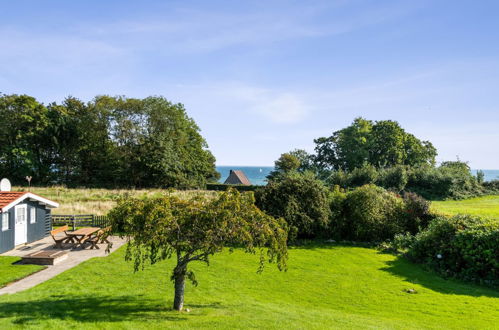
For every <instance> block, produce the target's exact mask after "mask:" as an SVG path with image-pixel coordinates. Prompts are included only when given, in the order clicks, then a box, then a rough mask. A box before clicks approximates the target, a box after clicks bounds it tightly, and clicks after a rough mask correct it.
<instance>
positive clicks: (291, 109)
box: [252, 93, 310, 124]
mask: <svg viewBox="0 0 499 330" xmlns="http://www.w3.org/2000/svg"><path fill="white" fill-rule="evenodd" d="M252 109H253V111H255V112H256V113H259V114H261V115H263V116H264V117H266V118H268V119H269V120H271V121H272V122H274V123H282V124H291V123H297V122H300V121H301V120H302V119H304V118H305V117H306V116H307V115H308V112H309V111H310V109H309V108H308V106H306V105H305V103H304V102H302V101H301V100H300V98H299V97H297V96H296V95H293V94H291V93H282V94H273V93H269V94H267V95H265V96H264V97H263V98H262V99H261V100H260V101H259V102H257V104H256V105H255V106H253V107H252Z"/></svg>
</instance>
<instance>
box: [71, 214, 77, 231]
mask: <svg viewBox="0 0 499 330" xmlns="http://www.w3.org/2000/svg"><path fill="white" fill-rule="evenodd" d="M71 218H72V221H73V231H75V230H76V217H75V216H74V214H73V216H72V217H71Z"/></svg>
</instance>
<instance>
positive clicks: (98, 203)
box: [13, 186, 215, 215]
mask: <svg viewBox="0 0 499 330" xmlns="http://www.w3.org/2000/svg"><path fill="white" fill-rule="evenodd" d="M26 189H27V188H26V187H14V188H13V190H15V191H22V190H26ZM30 191H31V192H33V193H35V194H39V195H41V196H43V197H45V198H48V199H51V200H53V201H56V202H58V203H59V204H60V207H59V208H57V209H55V210H54V213H55V214H96V215H105V214H107V212H108V211H109V210H110V209H112V208H113V207H114V205H116V199H117V198H118V197H119V196H121V195H123V194H129V195H131V196H135V197H142V196H160V195H161V194H163V193H164V192H165V190H161V189H128V190H127V189H87V188H81V189H78V188H76V189H75V188H65V187H62V186H55V187H32V188H31V189H30ZM198 193H199V194H214V193H215V192H207V191H196V190H192V191H178V192H176V194H179V195H183V196H186V195H189V196H192V195H194V194H198Z"/></svg>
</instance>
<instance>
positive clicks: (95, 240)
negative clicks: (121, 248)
mask: <svg viewBox="0 0 499 330" xmlns="http://www.w3.org/2000/svg"><path fill="white" fill-rule="evenodd" d="M110 231H111V227H106V228H103V229H101V230H99V231H98V232H97V235H95V236H92V237H90V238H88V239H87V240H86V241H85V243H88V244H90V249H91V250H92V249H100V248H99V246H98V245H97V244H101V243H108V244H109V240H108V239H107V238H108V236H109V233H110Z"/></svg>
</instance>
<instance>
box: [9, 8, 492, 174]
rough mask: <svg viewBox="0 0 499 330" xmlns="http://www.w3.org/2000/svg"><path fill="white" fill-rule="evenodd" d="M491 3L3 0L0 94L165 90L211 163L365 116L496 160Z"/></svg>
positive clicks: (452, 152) (272, 149)
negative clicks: (193, 125)
mask: <svg viewBox="0 0 499 330" xmlns="http://www.w3.org/2000/svg"><path fill="white" fill-rule="evenodd" d="M498 12H499V2H498V1H487V0H481V1H472V0H470V1H464V0H463V1H460V0H453V1H446V0H440V1H426V0H418V1H382V0H373V1H363V0H352V1H342V0H338V1H334V0H331V1H270V0H268V1H187V0H184V1H146V0H143V1H125V0H121V1H112V0H111V1H95V0H94V1H92V0H86V1H51V0H45V1H38V0H33V1H26V0H19V1H8V0H0V92H1V93H4V94H13V93H15V94H28V95H31V96H34V97H36V98H37V99H38V100H39V101H41V102H43V103H45V104H47V103H50V102H61V101H63V100H64V98H65V97H67V96H70V95H71V96H74V97H77V98H80V99H82V100H84V101H90V100H91V99H93V98H94V97H95V96H96V95H103V94H107V95H125V96H127V97H139V98H142V97H146V96H149V95H162V96H165V97H166V98H167V99H169V100H171V101H172V102H175V103H177V102H179V103H183V104H184V105H185V107H186V109H187V112H188V115H189V116H190V117H192V118H194V120H195V121H196V122H197V124H198V125H199V127H200V128H201V134H202V135H203V136H204V137H205V138H206V140H207V142H208V145H209V148H210V150H211V151H212V152H213V154H214V155H215V157H216V159H217V165H255V166H265V165H272V164H273V162H274V160H276V159H277V158H278V157H279V155H280V154H281V153H284V152H287V151H290V150H293V149H295V148H301V149H305V150H307V151H309V152H312V151H313V148H314V143H313V139H314V138H317V137H321V136H329V135H331V133H332V132H333V131H335V130H338V129H341V128H343V127H345V126H347V125H349V124H350V123H351V122H352V121H353V119H354V118H356V117H359V116H362V117H364V118H367V119H371V120H386V119H391V120H396V121H398V122H399V123H400V124H401V125H402V127H404V128H405V129H406V130H407V131H408V132H410V133H412V134H414V135H416V136H417V137H418V138H420V139H422V140H430V141H431V142H432V143H433V144H434V145H435V146H436V148H437V149H438V152H439V155H438V158H437V159H438V161H445V160H456V158H457V157H458V158H459V159H461V160H463V161H468V162H469V164H470V166H471V167H472V168H480V169H499V147H498V146H499V20H498V19H497V13H498Z"/></svg>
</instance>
